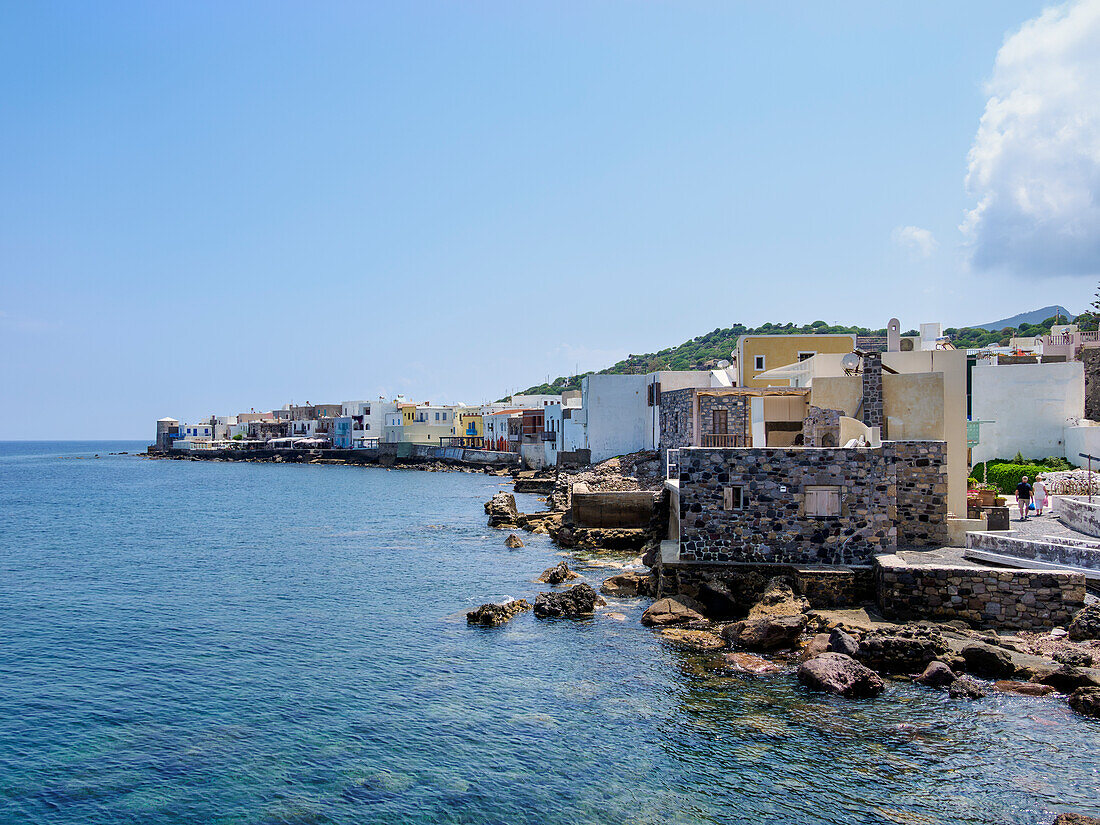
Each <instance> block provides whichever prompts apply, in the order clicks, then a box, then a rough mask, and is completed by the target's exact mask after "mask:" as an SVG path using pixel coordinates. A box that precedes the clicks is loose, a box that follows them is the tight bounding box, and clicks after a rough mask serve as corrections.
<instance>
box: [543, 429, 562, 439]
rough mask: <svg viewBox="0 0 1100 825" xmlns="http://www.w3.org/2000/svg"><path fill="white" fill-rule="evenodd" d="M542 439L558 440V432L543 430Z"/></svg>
mask: <svg viewBox="0 0 1100 825" xmlns="http://www.w3.org/2000/svg"><path fill="white" fill-rule="evenodd" d="M542 440H543V441H557V440H558V434H557V433H556V432H553V431H549V430H543V432H542Z"/></svg>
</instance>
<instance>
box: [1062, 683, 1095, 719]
mask: <svg viewBox="0 0 1100 825" xmlns="http://www.w3.org/2000/svg"><path fill="white" fill-rule="evenodd" d="M1069 706H1070V707H1071V708H1073V709H1074V710H1075V711H1076V712H1077V713H1080V714H1081V715H1082V716H1093V717H1096V718H1098V719H1100V688H1098V687H1082V688H1077V690H1075V691H1073V693H1071V694H1070V697H1069Z"/></svg>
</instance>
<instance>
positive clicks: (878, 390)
mask: <svg viewBox="0 0 1100 825" xmlns="http://www.w3.org/2000/svg"><path fill="white" fill-rule="evenodd" d="M863 423H864V424H866V425H867V426H868V427H878V428H879V435H880V437H881V438H883V439H885V438H886V413H885V408H884V406H883V401H882V353H878V352H872V353H868V354H867V355H865V356H864V357H863Z"/></svg>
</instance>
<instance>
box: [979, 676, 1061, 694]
mask: <svg viewBox="0 0 1100 825" xmlns="http://www.w3.org/2000/svg"><path fill="white" fill-rule="evenodd" d="M993 689H994V690H999V691H1000V692H1001V693H1018V694H1020V695H1021V696H1047V695H1049V694H1051V693H1054V688H1052V687H1051V686H1050V685H1041V684H1039V683H1038V682H1014V681H1012V680H1010V679H1000V680H998V681H996V682H994V683H993Z"/></svg>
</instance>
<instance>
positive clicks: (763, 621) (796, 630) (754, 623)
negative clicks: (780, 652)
mask: <svg viewBox="0 0 1100 825" xmlns="http://www.w3.org/2000/svg"><path fill="white" fill-rule="evenodd" d="M806 621H807V619H806V617H805V616H804V615H802V614H798V615H795V616H789V615H786V616H784V615H780V616H764V617H762V618H758V619H745V620H744V621H741V622H734V623H733V624H731V625H727V626H726V627H725V628H723V629H722V635H723V636H725V637H726V638H727V639H729V641H730V644H732V645H737V646H738V647H743V648H746V649H748V650H776V649H778V648H783V647H794V643H795V642H796V641H798V637H799V635H800V634H801V633H802V630H803V628H805V627H806Z"/></svg>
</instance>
